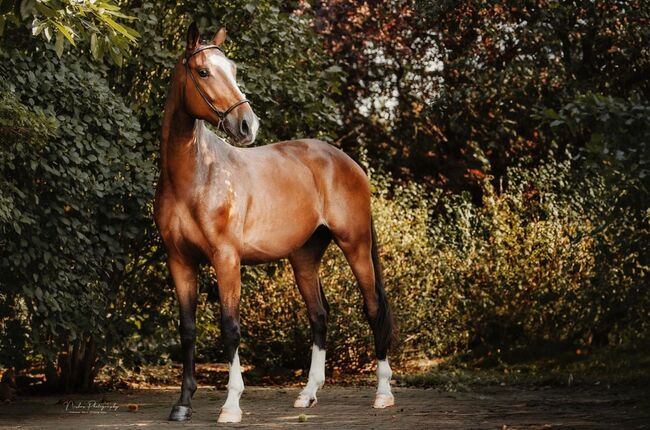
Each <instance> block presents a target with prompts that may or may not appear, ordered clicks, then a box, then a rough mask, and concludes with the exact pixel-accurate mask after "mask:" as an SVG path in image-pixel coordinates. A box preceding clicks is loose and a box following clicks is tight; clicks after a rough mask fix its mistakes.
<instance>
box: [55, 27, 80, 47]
mask: <svg viewBox="0 0 650 430" xmlns="http://www.w3.org/2000/svg"><path fill="white" fill-rule="evenodd" d="M54 26H55V27H56V28H57V29H58V30H59V32H60V33H61V34H63V35H64V36H65V38H66V39H68V42H70V44H71V45H72V46H76V45H75V42H74V37H73V34H72V29H71V28H70V27H67V26H64V25H61V24H59V23H58V22H56V21H54Z"/></svg>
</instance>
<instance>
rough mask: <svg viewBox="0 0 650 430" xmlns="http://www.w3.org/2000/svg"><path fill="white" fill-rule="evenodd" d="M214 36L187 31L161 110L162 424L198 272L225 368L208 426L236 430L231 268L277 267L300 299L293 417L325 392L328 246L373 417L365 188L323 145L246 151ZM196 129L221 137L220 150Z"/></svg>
mask: <svg viewBox="0 0 650 430" xmlns="http://www.w3.org/2000/svg"><path fill="white" fill-rule="evenodd" d="M225 38H226V32H225V30H224V29H223V28H222V29H220V30H219V31H218V32H217V33H216V34H215V36H214V38H213V39H212V40H211V41H210V42H208V43H207V44H206V43H204V42H201V41H200V35H199V31H198V28H197V27H196V25H195V24H192V25H190V27H189V29H188V31H187V46H186V50H185V52H184V54H183V55H182V56H181V57H180V58H179V59H178V61H177V63H176V65H175V68H174V70H173V75H172V79H171V81H172V82H171V87H170V90H169V92H168V96H167V101H166V103H165V113H164V119H163V125H162V136H161V143H160V177H159V180H158V184H157V188H156V197H155V203H154V218H155V221H156V225H157V226H158V230H159V232H160V235H161V237H162V240H163V243H164V245H165V248H166V250H167V256H168V266H169V270H170V272H171V276H172V279H173V281H174V286H175V290H176V297H177V299H178V303H179V310H180V312H179V313H180V327H179V331H180V337H181V348H182V356H183V381H182V385H181V395H180V398H179V400H178V402H176V404H174V406H173V407H172V410H171V414H170V416H169V419H170V420H173V421H184V420H188V419H190V417H191V414H192V408H191V398H192V395H193V394H194V392H195V391H196V388H197V385H196V380H195V377H194V346H195V338H196V330H195V319H196V302H197V272H198V268H199V265H200V264H203V263H205V262H207V263H210V264H212V266H213V267H214V269H215V272H216V275H217V282H218V297H219V303H220V308H221V335H222V341H223V343H224V347H225V351H226V353H227V356H228V360H229V375H228V386H227V388H228V395H227V398H226V401H225V403H224V405H223V407H222V408H221V413H220V414H219V420H218V421H219V422H240V421H241V417H242V412H241V409H240V407H239V398H240V396H241V394H242V392H243V390H244V383H243V380H242V375H241V368H240V362H239V354H238V350H239V341H240V326H239V302H240V292H241V279H240V267H241V265H246V264H258V263H264V262H269V261H272V260H277V259H281V258H288V259H289V262H290V264H291V267H292V268H293V271H294V275H295V279H296V283H297V285H298V289H299V290H300V293H301V295H302V297H303V299H304V300H305V303H306V305H307V310H308V314H309V322H310V325H311V331H312V338H313V346H312V358H311V367H310V370H309V376H308V380H307V385H306V386H305V387H304V389H303V390H302V391H301V392H300V394H299V395H298V397H297V398H296V400H295V403H294V407H297V408H303V407H310V406H313V405H314V404H315V403H316V400H317V399H316V392H317V390H318V389H319V388H320V387H322V386H323V384H324V382H325V337H326V331H327V325H326V324H327V314H328V309H329V305H328V303H327V300H326V299H325V295H324V292H323V288H322V286H321V283H320V279H319V276H318V269H319V265H320V260H321V258H322V257H323V254H324V252H325V250H326V248H327V247H328V245H329V244H330V242H331V241H332V240H333V241H334V242H335V243H336V244H337V245H338V246H339V247H340V248H341V250H342V251H343V253H344V254H345V257H346V259H347V262H348V263H349V265H350V267H351V268H352V271H353V273H354V276H355V277H356V280H357V282H358V284H359V287H360V289H361V294H362V296H363V300H364V311H365V313H366V316H367V319H368V321H369V324H370V326H371V328H372V331H373V334H374V340H375V350H376V356H377V360H378V363H377V377H378V388H377V394H376V397H375V401H374V407H375V408H384V407H387V406H392V405H393V404H394V397H393V394H392V393H391V388H390V379H391V375H392V372H391V369H390V366H389V364H388V359H387V353H388V350H389V348H390V346H391V341H392V339H393V336H394V334H393V333H394V324H393V317H392V315H391V312H390V308H389V305H388V301H387V299H386V294H385V292H384V288H383V285H382V278H381V272H380V265H379V258H378V255H377V244H376V237H375V230H374V227H373V226H372V219H371V212H370V194H371V193H370V186H369V182H368V178H367V176H366V174H365V173H364V172H363V170H362V169H361V167H359V165H358V164H356V163H355V162H354V161H353V160H352V159H351V158H350V157H348V156H347V155H346V154H344V153H343V152H342V151H340V150H339V149H337V148H335V147H334V146H331V145H329V144H327V143H325V142H321V141H317V140H310V139H302V140H293V141H288V142H280V143H276V144H272V145H265V146H259V147H255V148H244V147H243V146H248V145H250V144H251V143H253V141H254V140H255V137H256V134H257V129H258V125H259V122H258V119H257V117H256V116H255V114H254V113H253V110H252V109H251V106H250V104H249V103H248V101H247V100H246V98H245V97H244V95H243V94H242V92H241V91H240V89H239V87H238V86H237V83H236V71H237V69H236V65H235V63H233V62H232V61H230V60H229V59H228V58H227V57H226V56H225V54H224V53H223V51H222V50H221V48H220V47H221V45H222V44H223V42H224V40H225ZM204 121H208V122H209V123H210V124H212V125H213V126H215V127H216V128H217V129H218V130H221V131H223V132H225V133H226V135H227V136H228V137H229V140H230V141H231V142H232V143H234V144H235V145H237V146H231V145H230V144H228V143H226V142H225V141H224V140H222V139H220V138H219V137H218V136H217V135H216V134H214V133H213V132H212V131H210V130H209V129H208V128H207V127H206V125H205V123H204Z"/></svg>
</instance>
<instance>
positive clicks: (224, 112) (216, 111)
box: [183, 45, 250, 137]
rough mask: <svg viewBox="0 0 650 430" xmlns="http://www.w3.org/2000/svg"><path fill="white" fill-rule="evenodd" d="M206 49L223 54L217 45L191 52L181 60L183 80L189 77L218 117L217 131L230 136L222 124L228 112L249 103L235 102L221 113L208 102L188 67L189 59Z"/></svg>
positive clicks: (244, 101) (245, 101)
mask: <svg viewBox="0 0 650 430" xmlns="http://www.w3.org/2000/svg"><path fill="white" fill-rule="evenodd" d="M206 49H218V50H219V51H221V52H222V53H223V51H222V50H221V48H219V47H218V46H217V45H207V46H202V47H200V48H199V49H197V50H195V51H194V52H192V53H191V54H189V55H185V57H184V58H183V66H184V67H185V79H186V80H187V75H189V76H190V78H191V79H192V82H193V83H194V88H196V91H198V93H199V94H200V95H201V98H202V99H203V101H204V102H205V104H207V105H208V107H209V108H210V109H211V110H212V112H214V113H215V114H216V115H217V116H218V117H219V124H217V130H219V129H223V131H225V132H226V133H228V134H230V135H232V133H231V132H230V131H228V130H227V129H226V127H225V126H224V124H223V122H224V121H225V119H226V117H227V116H228V114H229V113H230V112H232V111H233V110H235V108H236V107H237V106H239V105H243V104H244V103H248V104H249V105H250V102H249V101H248V100H246V99H244V100H240V101H238V102H235V103H234V104H232V105H230V107H229V108H228V109H226V110H225V111H221V110H219V109H218V108H217V107H216V106H215V105H213V104H212V102H211V101H210V100H208V97H207V96H206V95H205V93H204V92H203V90H202V89H201V87H200V86H199V84H198V82H196V78H195V77H194V74H192V71H191V70H190V66H189V62H190V58H192V57H193V56H195V55H196V54H198V53H199V52H201V51H205V50H206ZM183 88H185V86H183ZM183 98H185V96H184V95H183ZM233 137H234V136H233Z"/></svg>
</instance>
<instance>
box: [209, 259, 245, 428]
mask: <svg viewBox="0 0 650 430" xmlns="http://www.w3.org/2000/svg"><path fill="white" fill-rule="evenodd" d="M213 264H214V266H215V270H216V272H217V280H218V282H219V301H220V303H221V338H222V341H223V344H224V349H225V351H226V354H227V356H228V363H229V366H228V367H229V374H228V397H227V398H226V402H225V403H224V405H223V407H222V408H221V413H220V414H219V419H218V422H220V423H238V422H241V418H242V411H241V409H240V407H239V398H240V397H241V394H242V392H243V391H244V380H243V379H242V375H241V366H240V363H239V340H240V338H241V329H240V327H239V301H240V295H241V276H240V260H239V255H237V253H236V252H234V251H232V252H231V251H229V250H221V251H220V252H219V253H218V255H217V256H216V257H215V259H214V263H213Z"/></svg>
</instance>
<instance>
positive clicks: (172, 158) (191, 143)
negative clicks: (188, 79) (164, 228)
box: [160, 70, 225, 187]
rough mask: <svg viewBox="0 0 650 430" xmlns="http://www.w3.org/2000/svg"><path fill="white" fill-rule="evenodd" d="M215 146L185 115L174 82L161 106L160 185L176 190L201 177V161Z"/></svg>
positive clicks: (178, 87)
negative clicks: (163, 111) (161, 182)
mask: <svg viewBox="0 0 650 430" xmlns="http://www.w3.org/2000/svg"><path fill="white" fill-rule="evenodd" d="M181 73H182V72H181ZM176 76H178V70H177V73H176ZM219 142H220V141H218V142H217V143H215V139H211V138H210V133H209V131H208V130H207V129H206V127H205V125H204V124H203V121H201V120H197V119H196V118H194V117H192V116H191V115H189V114H188V113H187V112H186V110H185V105H184V102H183V92H182V87H181V83H180V82H179V79H175V80H174V82H173V83H172V86H171V89H170V92H169V94H168V96H167V102H166V103H165V113H164V116H163V124H162V135H161V140H160V166H161V172H160V173H161V178H162V179H163V181H171V182H172V183H173V184H174V186H175V187H176V186H183V185H189V183H191V182H194V180H195V178H196V177H198V176H203V173H204V172H203V170H204V168H205V167H206V166H205V163H204V162H203V161H205V159H206V155H208V153H210V154H212V153H214V146H215V144H218V143H219ZM223 145H224V146H225V143H224V144H223ZM221 149H224V150H225V148H221ZM209 159H210V160H213V159H214V157H212V156H210V157H209Z"/></svg>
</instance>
